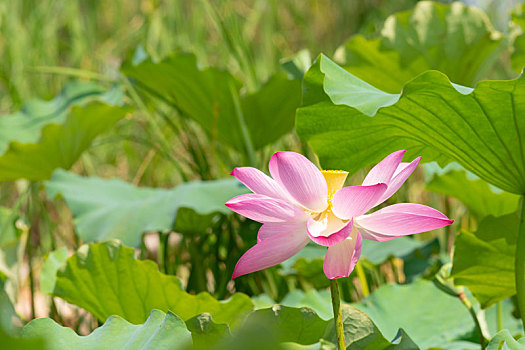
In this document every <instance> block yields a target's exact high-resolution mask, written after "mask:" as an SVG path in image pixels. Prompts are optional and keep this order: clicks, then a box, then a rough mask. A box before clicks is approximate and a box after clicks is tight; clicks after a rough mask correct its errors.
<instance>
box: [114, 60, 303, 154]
mask: <svg viewBox="0 0 525 350" xmlns="http://www.w3.org/2000/svg"><path fill="white" fill-rule="evenodd" d="M122 71H123V73H124V74H126V75H127V76H128V77H130V78H133V80H134V82H135V83H136V84H137V85H138V87H140V88H142V89H144V90H145V91H147V92H149V93H151V94H152V95H153V96H155V97H158V98H160V99H161V100H163V101H165V102H167V103H168V104H170V105H172V106H173V107H175V108H176V109H177V110H179V111H180V112H182V114H183V115H184V116H185V117H188V118H191V119H193V120H195V121H196V122H197V123H199V124H200V125H201V126H202V128H203V129H204V130H205V131H206V132H207V133H208V135H209V136H210V137H211V138H212V140H218V141H220V142H223V143H225V144H228V145H230V146H232V147H234V148H236V149H238V150H245V151H246V144H247V139H249V140H251V143H252V144H253V147H254V148H255V149H259V148H261V147H263V146H265V145H267V144H269V143H271V142H274V141H276V140H277V139H278V138H280V137H281V136H283V135H285V134H286V133H288V132H290V131H291V130H292V128H293V125H294V116H295V109H296V108H297V107H298V106H299V104H300V100H301V88H300V82H299V80H297V79H295V80H290V79H288V78H286V77H285V76H284V75H274V76H273V77H271V78H270V80H269V81H268V82H267V83H266V84H264V85H263V86H261V88H260V89H259V90H257V91H256V92H254V93H253V94H248V95H241V93H240V87H241V86H240V83H239V82H238V81H237V80H236V79H235V78H234V77H233V76H232V75H231V74H230V73H229V72H228V71H224V70H220V69H218V68H214V67H209V68H206V69H200V68H199V67H198V65H197V62H196V58H195V56H194V55H190V54H175V55H172V56H170V57H168V58H166V59H164V60H162V61H160V62H157V63H154V62H152V61H151V60H146V61H144V62H142V63H140V64H138V65H136V66H133V65H126V66H124V67H123V68H122ZM236 100H237V101H238V102H239V106H236V104H237V103H236ZM237 107H239V108H237Z"/></svg>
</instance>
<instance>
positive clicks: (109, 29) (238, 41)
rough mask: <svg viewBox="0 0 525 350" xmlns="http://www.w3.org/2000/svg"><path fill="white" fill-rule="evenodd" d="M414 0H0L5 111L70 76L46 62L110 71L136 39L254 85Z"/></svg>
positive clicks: (0, 101) (371, 28)
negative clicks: (302, 54)
mask: <svg viewBox="0 0 525 350" xmlns="http://www.w3.org/2000/svg"><path fill="white" fill-rule="evenodd" d="M415 2H417V1H416V0H402V1H396V2H392V1H386V0H360V1H347V0H332V1H321V0H285V1H279V0H232V1H226V0H216V1H208V0H195V1H188V0H169V1H168V0H164V1H163V0H140V1H135V0H120V1H104V0H88V1H78V0H39V1H35V0H17V1H1V2H0V52H2V55H1V57H0V62H1V63H0V82H1V85H0V96H2V97H1V98H0V112H6V111H9V110H12V109H15V108H17V107H19V106H20V105H21V103H22V102H23V101H25V100H27V99H28V98H31V97H35V96H40V97H50V96H52V95H54V94H55V93H56V92H57V91H58V90H59V88H60V86H61V85H62V84H63V82H64V80H65V79H67V77H64V76H63V75H56V74H49V73H46V72H47V71H49V69H43V68H42V67H56V66H65V67H75V68H79V69H81V70H84V71H91V72H98V73H102V74H104V75H108V76H114V75H115V74H117V72H118V68H119V65H120V62H121V60H122V58H123V57H124V56H125V55H126V54H128V53H129V52H130V51H131V50H133V49H134V48H135V47H137V45H143V46H144V47H145V48H146V50H147V51H148V52H149V53H150V54H151V55H153V56H154V57H162V56H165V55H167V54H169V53H170V52H172V51H174V50H184V51H191V52H194V53H195V54H197V56H198V58H199V60H200V62H202V63H203V64H214V65H220V66H223V67H228V68H229V69H232V70H234V71H235V72H236V73H237V74H238V75H239V76H240V78H241V79H242V80H244V81H246V82H247V83H248V84H252V85H253V84H258V83H259V82H261V81H263V80H265V79H266V78H267V77H268V75H270V74H271V73H272V72H274V71H275V70H276V69H278V66H279V59H281V58H282V57H286V56H289V55H291V54H293V53H295V52H297V51H298V50H300V49H303V48H308V49H310V50H311V51H312V52H313V54H317V53H318V52H320V51H324V52H327V53H331V52H332V51H333V50H334V49H335V48H336V47H337V46H338V45H340V44H341V43H343V41H344V40H345V39H346V38H347V37H349V36H350V35H351V34H353V33H356V32H358V31H360V32H368V33H373V32H375V31H376V30H377V26H378V23H381V20H382V19H384V18H385V17H386V16H387V15H388V14H390V13H392V12H393V11H397V10H403V9H408V8H411V7H412V6H413V5H414V3H415Z"/></svg>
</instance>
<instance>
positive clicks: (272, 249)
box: [232, 229, 310, 278]
mask: <svg viewBox="0 0 525 350" xmlns="http://www.w3.org/2000/svg"><path fill="white" fill-rule="evenodd" d="M309 241H310V239H308V236H307V235H306V233H305V230H304V229H302V230H296V231H294V232H291V233H289V232H285V233H281V234H278V235H275V236H273V237H270V238H268V239H265V240H263V241H261V242H259V243H257V244H256V245H254V246H253V247H251V248H250V249H249V250H248V251H247V252H246V253H244V255H243V256H241V258H240V259H239V261H238V262H237V265H235V269H234V271H233V276H232V278H237V277H239V276H242V275H246V274H248V273H251V272H254V271H259V270H262V269H266V268H268V267H270V266H274V265H277V264H280V263H282V262H283V261H285V260H286V259H289V258H291V257H292V256H294V255H295V254H297V253H298V252H299V251H300V250H301V249H303V248H304V247H305V246H306V245H307V244H308V242H309Z"/></svg>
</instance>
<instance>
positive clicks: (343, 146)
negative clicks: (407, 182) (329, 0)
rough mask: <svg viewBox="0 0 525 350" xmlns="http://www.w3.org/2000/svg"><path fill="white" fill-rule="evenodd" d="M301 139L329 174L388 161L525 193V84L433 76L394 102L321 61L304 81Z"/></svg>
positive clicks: (407, 87) (522, 81)
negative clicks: (465, 82)
mask: <svg viewBox="0 0 525 350" xmlns="http://www.w3.org/2000/svg"><path fill="white" fill-rule="evenodd" d="M304 91H305V92H304V94H305V96H304V105H303V107H301V108H300V109H299V110H298V112H297V122H296V127H297V132H298V134H299V135H300V136H301V137H302V138H303V139H304V140H305V141H307V142H308V143H309V144H310V145H311V146H312V148H313V150H314V151H315V152H316V153H317V155H318V156H319V159H320V162H321V165H322V166H323V168H327V169H343V170H347V171H350V172H355V171H357V170H358V169H361V168H363V167H365V166H367V165H370V164H373V163H377V162H378V161H380V160H381V159H382V158H383V157H385V156H386V155H387V154H389V153H391V152H393V151H396V150H399V149H407V150H408V152H407V154H406V159H413V158H414V157H416V156H418V155H421V156H423V161H425V162H430V161H437V162H438V163H439V164H440V165H442V166H444V165H446V164H448V163H451V162H457V163H459V164H461V165H462V166H463V167H464V168H465V169H467V170H469V171H471V172H472V173H474V174H475V175H477V176H479V177H480V178H481V179H483V180H484V181H487V182H489V183H491V184H493V185H495V186H497V187H499V188H501V189H503V190H505V191H508V192H511V193H516V194H521V193H525V156H524V155H525V140H522V135H525V119H524V118H521V117H520V116H521V115H522V114H524V113H525V78H524V77H521V78H519V79H516V80H506V81H483V82H480V83H479V84H478V85H477V86H476V88H475V89H471V88H466V87H463V86H459V85H455V84H452V83H451V82H450V81H449V80H448V78H447V77H446V76H445V75H443V74H442V73H439V72H436V71H429V72H426V73H423V74H421V75H419V76H418V77H416V78H415V79H414V80H412V81H410V82H409V83H407V84H406V85H405V86H404V88H403V93H402V94H399V95H392V94H389V93H386V92H383V91H381V90H378V89H375V88H373V89H372V88H371V87H370V86H367V85H365V84H363V82H361V81H360V80H359V79H358V78H357V77H355V76H353V75H351V74H350V73H348V72H346V71H345V70H344V69H343V68H341V67H340V66H338V65H337V64H335V63H334V62H332V61H331V60H329V59H328V58H327V57H326V56H322V55H321V56H320V57H319V58H318V60H317V63H316V64H314V65H313V66H312V68H310V70H309V71H308V73H307V74H306V75H305V79H304Z"/></svg>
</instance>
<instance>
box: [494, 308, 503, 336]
mask: <svg viewBox="0 0 525 350" xmlns="http://www.w3.org/2000/svg"><path fill="white" fill-rule="evenodd" d="M501 308H502V302H501V301H498V302H497V303H496V312H497V325H498V332H499V331H501V330H502V329H503V314H502V310H501Z"/></svg>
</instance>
